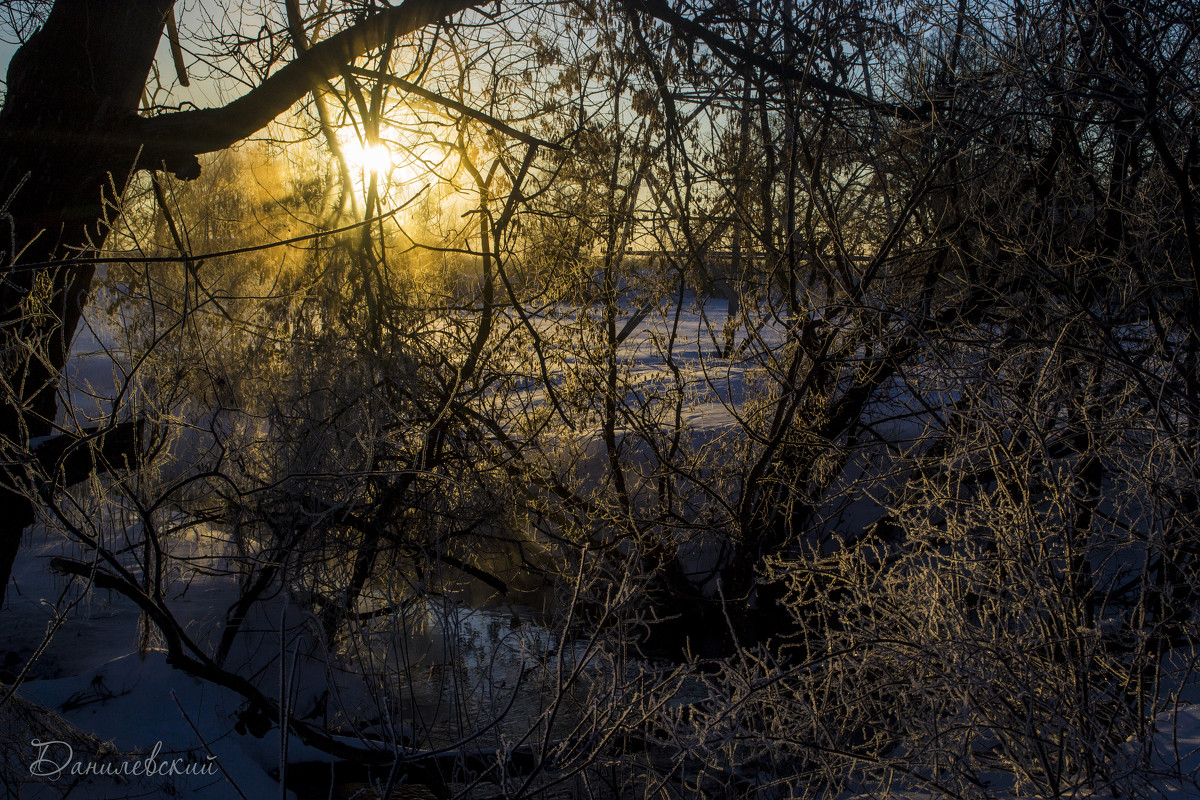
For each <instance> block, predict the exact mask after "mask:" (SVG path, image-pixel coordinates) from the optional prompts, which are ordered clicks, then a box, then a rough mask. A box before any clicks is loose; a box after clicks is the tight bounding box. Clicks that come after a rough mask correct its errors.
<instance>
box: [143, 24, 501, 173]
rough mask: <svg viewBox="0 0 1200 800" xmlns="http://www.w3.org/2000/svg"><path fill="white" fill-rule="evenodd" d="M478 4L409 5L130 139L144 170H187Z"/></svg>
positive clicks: (147, 124)
mask: <svg viewBox="0 0 1200 800" xmlns="http://www.w3.org/2000/svg"><path fill="white" fill-rule="evenodd" d="M477 3H478V0H406V1H405V2H404V3H402V4H401V5H399V6H397V7H395V8H389V9H386V10H384V11H380V12H379V13H376V14H374V15H372V16H370V17H367V18H366V19H365V20H363V21H361V22H359V23H357V24H355V25H353V26H352V27H350V28H347V29H346V30H344V31H342V32H340V33H338V34H336V35H334V36H331V37H330V38H328V39H326V40H324V41H323V42H320V43H318V44H315V45H313V46H312V47H311V48H309V49H308V50H307V51H306V52H304V53H303V54H301V55H300V56H298V57H297V58H296V59H295V60H294V61H292V62H290V63H289V64H287V65H286V66H284V67H282V68H281V69H279V70H278V71H277V72H275V73H273V74H272V75H271V76H270V77H268V78H267V79H266V80H264V81H263V82H262V83H261V84H259V85H258V86H256V87H255V88H253V89H251V90H250V91H249V92H247V93H246V94H244V95H242V96H241V97H239V98H238V99H236V100H234V101H233V102H231V103H228V104H227V105H224V106H221V107H220V108H207V109H199V110H194V111H179V112H175V113H171V114H163V115H161V116H157V117H151V118H148V119H147V118H135V119H132V120H129V122H128V126H127V130H128V132H127V134H125V136H126V138H128V139H130V140H131V141H135V142H137V143H139V144H141V145H143V147H144V149H143V151H142V158H141V164H142V165H143V166H146V167H151V168H156V167H158V166H160V165H162V164H164V163H165V164H166V166H167V168H168V169H170V170H173V171H175V170H179V169H183V168H186V166H187V164H188V163H189V162H190V161H191V160H193V159H194V157H195V156H197V155H199V154H201V153H211V152H215V151H217V150H224V149H225V148H226V147H229V146H230V145H232V144H234V143H235V142H239V141H241V140H242V139H245V138H246V137H248V136H250V135H252V134H254V133H255V132H257V131H260V130H262V129H263V128H265V127H266V126H267V124H268V123H270V122H271V121H272V120H274V119H275V118H276V117H278V116H279V115H281V114H283V113H284V112H285V111H287V110H288V109H289V108H291V107H292V106H293V105H294V104H295V103H296V102H297V101H299V100H300V99H301V98H302V97H304V96H305V95H306V94H308V93H309V92H311V91H312V90H313V87H315V86H320V85H321V84H322V83H323V82H324V81H327V80H329V79H331V78H334V77H336V76H337V75H339V74H341V72H342V70H343V69H344V68H345V67H346V66H347V65H348V64H351V63H352V62H353V61H354V60H355V59H356V58H358V57H359V56H361V55H363V54H364V53H367V52H370V51H371V50H373V49H375V48H376V47H380V46H382V45H384V44H385V43H387V42H389V41H392V40H393V39H396V38H398V37H400V36H404V35H406V34H409V33H412V32H413V31H416V30H419V29H420V28H423V27H425V26H426V25H429V24H432V23H434V22H437V21H439V20H441V19H445V18H446V17H448V16H450V15H452V14H457V13H458V12H460V11H464V10H466V9H468V8H471V7H473V6H475V5H477Z"/></svg>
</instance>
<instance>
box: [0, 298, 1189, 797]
mask: <svg viewBox="0 0 1200 800" xmlns="http://www.w3.org/2000/svg"><path fill="white" fill-rule="evenodd" d="M677 319H678V329H677V331H678V337H677V339H676V341H675V344H674V351H673V352H674V353H675V357H676V359H677V363H676V367H677V369H678V373H674V374H677V375H678V376H679V379H681V380H682V381H683V382H684V384H685V385H686V386H687V387H688V388H687V403H686V407H685V409H684V413H683V421H684V424H685V425H686V427H687V430H688V431H689V432H690V435H692V436H694V437H697V438H696V440H697V441H708V442H716V441H718V440H719V437H721V436H723V435H725V434H726V433H727V432H728V431H730V430H731V429H732V428H733V427H734V422H735V420H736V419H737V418H738V417H739V416H740V415H741V414H742V413H743V404H744V402H745V400H746V395H747V383H748V382H749V381H752V380H753V379H754V374H753V373H754V370H755V369H756V367H755V366H754V365H753V364H752V363H751V361H750V360H749V359H745V358H741V357H738V356H735V357H734V358H732V359H721V358H716V357H714V356H713V351H714V349H715V348H716V347H717V342H718V341H720V340H721V338H722V331H723V329H724V326H725V324H726V305H725V303H724V301H720V300H714V301H709V302H708V303H707V304H706V306H705V307H704V308H703V311H702V312H701V310H700V309H699V308H698V307H697V306H695V305H689V306H688V308H687V309H686V311H685V313H682V314H680V315H679V316H678V318H677ZM675 321H676V317H675V316H674V314H673V313H670V310H669V309H668V310H666V312H664V313H662V314H658V313H657V312H656V313H651V314H650V315H649V316H648V317H647V318H646V319H645V320H644V321H643V322H642V323H641V324H639V325H638V326H637V327H636V328H635V329H633V330H632V332H631V333H630V334H629V335H628V336H627V338H625V340H624V341H623V342H622V345H621V349H620V354H621V360H622V362H623V363H624V364H625V366H626V368H627V369H628V372H629V376H630V381H631V384H632V385H634V386H635V387H636V386H645V387H652V386H653V385H654V384H655V383H656V382H659V381H670V380H675V377H674V374H672V373H669V372H668V371H667V370H666V368H665V366H664V363H663V354H662V343H663V341H664V336H665V331H666V330H667V329H669V327H670V326H671V325H672V324H674V323H675ZM618 327H620V326H618ZM747 336H748V334H747V331H746V330H745V329H744V328H740V329H739V331H738V334H737V339H736V342H735V347H736V346H739V345H742V344H747V347H748V348H749V349H752V348H753V347H756V346H768V347H770V346H776V345H778V344H779V342H780V341H781V340H782V338H783V334H782V332H781V331H780V330H778V329H771V328H764V329H761V330H759V331H756V332H755V334H754V340H753V341H749V342H747ZM111 346H112V344H111V342H101V341H100V339H98V338H97V337H96V336H95V335H93V334H92V333H91V332H90V331H85V332H83V333H82V334H81V335H80V337H79V339H78V340H77V342H76V349H75V357H74V359H73V360H72V363H71V366H70V368H69V370H68V378H69V381H68V385H69V387H70V388H69V389H68V391H69V393H70V399H71V403H72V404H73V405H74V407H75V408H76V409H77V412H78V413H80V414H82V415H83V416H85V417H86V418H87V419H86V420H81V424H95V421H96V420H99V419H101V418H102V417H103V415H104V414H106V413H107V412H108V410H109V408H110V407H111V406H110V403H109V402H108V401H107V400H106V398H107V397H110V396H111V393H112V392H113V391H114V388H113V387H115V386H116V385H118V383H119V380H118V379H119V377H120V372H121V370H120V369H119V368H117V367H114V363H113V361H112V359H111V358H110V357H109V356H108V355H107V354H106V353H105V350H106V348H111ZM742 352H743V353H744V352H746V350H745V349H743V351H742ZM567 366H568V367H569V362H568V364H567ZM890 413H893V414H894V419H892V420H890V421H887V424H888V425H891V426H892V427H891V428H889V430H890V434H889V435H890V436H892V437H895V438H897V439H902V438H916V437H918V436H919V435H920V429H919V426H916V424H915V422H914V419H915V418H914V417H912V416H910V414H909V409H908V408H907V407H906V404H905V403H904V401H903V397H900V398H898V399H897V402H896V403H895V404H894V408H892V409H891V412H890ZM181 541H182V544H181V545H180V546H186V547H191V548H193V549H194V551H195V552H194V553H193V554H192V555H194V556H195V555H199V556H202V557H203V558H207V559H219V558H220V547H221V546H222V545H221V537H220V535H219V532H215V531H211V530H205V529H201V528H198V529H197V530H195V531H193V532H192V533H191V534H190V536H185V537H183V538H182V540H181ZM64 554H66V555H70V556H74V557H79V556H81V555H86V554H83V553H81V552H80V551H78V550H77V549H76V548H75V546H74V545H72V544H70V543H67V542H65V541H64V540H62V539H61V537H59V536H58V535H57V534H53V533H51V532H48V531H46V530H45V529H43V528H36V529H34V530H33V531H32V532H31V533H30V534H29V538H28V541H27V542H25V545H24V546H23V548H22V550H21V554H20V557H19V559H18V561H17V564H16V567H15V573H14V583H13V584H12V585H11V586H10V588H9V591H8V597H7V601H6V607H5V608H4V609H3V610H2V611H0V614H2V616H0V620H2V622H3V625H4V635H3V640H2V645H0V653H2V654H3V659H0V660H2V662H3V663H2V664H0V666H3V667H4V669H5V670H6V671H7V674H6V675H5V678H6V680H8V679H11V678H12V677H14V675H15V674H16V673H17V672H19V671H21V670H22V668H23V667H25V666H26V665H28V668H27V670H26V671H25V673H24V675H23V677H24V681H23V682H22V683H21V684H20V686H19V688H18V690H17V692H18V694H17V698H18V699H19V700H20V701H23V702H24V701H27V702H31V703H36V704H40V705H42V706H44V707H45V708H47V709H49V710H50V711H53V712H55V713H56V714H58V715H60V716H61V718H62V719H63V720H65V722H66V723H68V724H69V725H71V726H74V727H75V728H77V729H79V730H80V731H85V732H87V733H90V734H94V735H95V737H97V738H98V740H100V741H102V742H106V743H109V748H108V749H107V750H105V751H104V752H102V753H99V754H97V753H95V752H86V751H85V750H86V747H85V745H86V742H85V741H84V740H83V739H79V738H75V737H73V736H72V735H70V734H68V733H67V732H65V731H64V732H63V734H62V735H61V736H58V737H56V738H54V739H49V738H47V735H46V734H44V733H42V732H39V731H32V729H26V733H30V731H32V733H30V735H29V738H30V741H29V742H28V743H24V742H17V743H16V750H15V751H14V750H13V749H12V747H13V744H12V743H11V742H10V743H9V745H8V747H9V749H8V753H9V759H10V761H11V760H12V758H14V757H15V758H17V759H18V761H19V764H20V765H21V766H23V767H24V768H25V769H26V771H27V772H28V773H29V774H27V775H26V777H27V782H26V783H25V784H23V785H22V786H20V787H19V789H20V794H19V796H20V797H22V798H25V797H31V798H40V797H47V798H51V797H60V796H62V795H63V794H64V793H65V792H66V790H67V789H72V791H71V792H70V796H71V797H78V798H84V800H88V798H118V797H122V798H123V797H135V796H146V797H158V796H174V797H186V798H229V797H238V796H241V797H245V798H260V797H279V796H292V795H291V793H286V792H285V793H284V795H281V789H280V786H279V783H278V780H277V778H278V776H279V774H280V771H281V766H283V765H284V764H285V763H286V762H291V763H300V762H313V761H325V760H328V756H326V755H324V754H323V753H321V752H320V751H318V750H316V749H314V748H311V747H307V746H305V745H303V744H302V743H301V742H300V741H299V740H298V739H297V738H296V737H289V738H288V740H287V741H286V742H281V741H280V737H279V733H278V729H277V728H271V729H270V730H268V731H267V732H266V733H265V735H260V736H256V735H255V733H256V731H253V730H250V729H249V728H248V726H247V725H246V724H245V719H244V716H245V715H244V713H243V712H244V711H245V709H246V707H247V706H246V702H245V700H244V698H242V697H241V696H239V695H238V694H237V693H235V692H233V691H231V690H229V689H225V688H222V687H219V686H216V685H214V684H212V683H208V682H205V681H201V680H198V679H196V678H193V677H190V676H189V675H187V674H184V673H183V672H181V671H179V670H177V669H175V668H173V667H172V666H171V665H169V664H168V663H167V659H166V656H165V653H164V652H163V651H162V650H160V649H156V647H155V646H154V644H155V643H154V642H153V640H151V641H149V642H148V643H147V642H144V641H142V640H141V639H142V637H141V631H140V628H139V625H140V615H139V613H138V612H137V610H136V609H135V608H134V607H133V605H132V603H130V602H129V601H128V600H126V599H125V598H123V597H120V596H116V595H112V594H111V593H109V592H106V591H102V590H95V591H91V592H88V593H86V594H84V595H82V596H81V595H78V594H77V593H76V590H75V589H74V588H72V587H71V586H69V585H68V582H67V581H66V579H64V578H62V577H60V576H57V575H55V574H53V573H52V572H50V571H49V570H48V568H47V565H48V563H49V560H50V559H51V558H53V557H55V556H59V555H64ZM186 577H187V578H188V580H186V581H179V582H178V583H177V584H176V585H173V588H172V590H171V594H170V596H169V598H168V604H169V606H170V607H171V609H172V611H173V612H174V614H175V615H176V616H177V618H179V619H182V620H186V621H188V623H189V634H190V635H192V636H193V637H194V638H195V639H197V640H198V641H201V642H202V643H207V644H208V645H209V646H211V645H212V644H213V643H214V642H215V641H216V638H217V637H219V635H220V631H221V626H222V624H223V620H224V618H225V614H226V610H227V609H228V608H229V607H230V605H231V604H232V603H233V602H234V600H235V599H236V598H237V596H238V592H239V585H238V578H237V576H236V574H233V573H225V572H223V571H222V570H219V569H211V570H198V571H196V572H195V573H194V574H191V575H188V576H186ZM414 614H415V616H412V617H409V618H406V619H405V620H404V622H403V625H402V626H401V628H400V629H395V630H392V631H390V632H389V631H388V630H386V629H381V630H379V631H376V632H374V633H373V634H372V635H371V636H369V637H366V638H364V641H369V642H370V643H371V644H370V647H369V648H368V650H369V652H366V653H360V654H359V655H358V657H359V658H370V659H374V660H375V661H376V662H377V663H389V662H391V663H393V664H395V665H396V667H395V669H396V671H397V674H399V672H400V671H404V672H405V675H406V677H405V680H406V681H407V685H406V687H405V688H404V694H405V696H407V697H408V698H409V699H410V705H409V707H408V708H407V709H395V710H394V716H392V717H390V718H384V717H381V716H379V715H376V716H374V717H372V716H371V715H370V714H369V713H367V712H366V711H364V709H369V708H371V707H374V708H376V709H378V708H379V707H380V704H379V702H378V701H379V697H378V687H371V686H364V685H361V684H360V683H356V679H355V678H354V676H353V675H351V674H350V673H349V672H347V673H339V672H337V671H336V667H335V665H334V662H335V661H336V659H330V658H328V657H326V655H325V654H324V653H323V651H322V650H321V645H320V643H319V642H317V641H316V640H315V639H314V637H313V636H311V635H309V634H308V633H306V631H307V632H311V631H312V630H313V628H314V627H315V626H314V625H313V620H311V619H306V618H305V616H304V613H303V612H302V611H301V610H300V609H299V608H297V607H295V606H289V605H288V602H287V600H286V598H283V597H276V598H274V599H273V600H270V601H268V602H264V603H261V604H259V606H258V607H257V608H256V609H255V612H254V615H253V616H252V618H251V619H250V620H248V621H247V623H246V626H245V629H244V631H243V633H242V634H241V636H240V638H239V640H238V641H239V645H238V647H237V648H235V651H234V652H233V653H232V654H231V656H230V664H231V668H232V669H234V670H235V671H237V672H239V673H240V674H249V675H255V676H256V677H257V678H258V683H259V685H260V686H262V687H266V688H264V691H268V693H269V694H271V695H272V696H273V697H275V698H279V697H281V696H286V697H288V698H289V700H288V702H289V705H290V707H291V709H292V711H293V713H294V714H295V715H297V716H300V717H304V716H307V715H313V716H314V717H315V716H316V715H318V714H323V715H327V716H326V718H332V719H335V720H336V721H337V725H339V726H340V727H341V729H343V730H344V731H345V732H346V733H347V735H348V736H349V735H354V734H357V735H358V736H359V737H360V738H359V741H360V742H362V741H368V742H369V741H371V740H372V739H378V740H384V741H386V740H387V739H388V738H389V737H397V736H401V735H403V736H406V737H409V738H413V739H419V740H420V741H422V742H424V743H425V745H426V746H430V745H433V746H437V745H444V744H449V743H450V742H452V741H454V739H455V738H456V734H458V733H462V732H463V731H469V730H470V729H471V728H472V727H473V726H477V725H479V724H480V723H481V722H484V721H486V720H487V719H489V715H490V714H491V713H492V712H493V711H494V710H495V704H496V703H500V704H501V705H503V704H504V703H507V701H508V700H509V699H512V698H513V697H515V695H511V694H509V692H510V691H516V690H515V689H514V688H513V687H514V686H516V685H517V684H519V683H520V682H521V676H522V675H523V674H524V673H525V670H526V669H527V668H528V667H530V666H535V665H537V664H538V663H542V664H544V663H545V660H546V656H547V654H552V653H554V652H555V651H556V649H557V648H558V647H559V646H560V644H561V643H559V642H556V641H555V640H554V637H553V636H551V635H550V634H549V633H547V632H546V631H544V630H543V629H541V628H539V627H538V626H537V624H535V622H533V621H532V619H533V618H534V617H535V616H536V615H533V614H529V613H526V612H525V611H523V610H513V609H470V608H467V607H465V606H463V605H462V604H459V603H455V602H448V603H446V604H445V605H444V606H443V607H441V608H432V607H430V608H421V609H417V610H416V611H415V612H414ZM522 617H524V618H522ZM393 624H395V623H394V622H393ZM51 634H52V635H51ZM140 645H142V646H140ZM147 645H148V646H147ZM39 649H40V652H39V653H38V656H37V658H36V659H34V658H33V656H34V654H35V652H37V651H39ZM539 660H540V662H539ZM1179 660H1181V661H1183V660H1184V659H1182V657H1181V656H1180V658H1179ZM1181 670H1182V667H1181ZM464 674H465V675H466V678H465V681H464V679H463V678H462V676H463V675H464ZM281 687H282V688H281ZM2 691H6V690H2ZM330 692H331V693H332V696H331V695H330ZM0 697H3V694H0ZM516 699H518V700H519V701H520V702H517V703H514V704H513V707H514V708H515V709H516V713H515V714H513V715H512V718H511V721H512V724H514V725H517V726H526V727H529V726H532V725H533V724H534V721H535V720H536V719H537V716H538V714H539V713H540V710H541V709H540V708H539V706H538V704H537V701H536V699H534V698H527V699H525V698H520V697H517V698H516ZM1194 700H1200V697H1193V696H1192V693H1191V692H1183V693H1181V694H1180V700H1179V702H1178V703H1176V704H1174V705H1172V707H1171V709H1170V710H1169V711H1166V712H1164V713H1162V714H1160V715H1159V716H1158V717H1157V718H1156V720H1155V722H1156V728H1155V733H1154V735H1153V737H1152V738H1151V739H1150V740H1149V741H1146V742H1131V743H1130V745H1129V747H1130V754H1131V757H1132V756H1133V755H1135V754H1136V753H1137V752H1139V751H1141V750H1143V749H1148V750H1149V751H1150V752H1151V753H1153V754H1154V755H1153V759H1152V761H1153V763H1154V764H1155V765H1156V768H1157V774H1156V775H1154V776H1153V778H1152V784H1151V785H1149V786H1142V787H1141V789H1142V790H1145V791H1148V792H1149V793H1150V794H1154V793H1160V794H1161V795H1162V796H1164V797H1171V798H1197V799H1198V800H1200V784H1198V780H1197V776H1198V774H1200V705H1193V704H1192V701H1194ZM15 705H16V703H15V701H14V704H13V705H12V706H10V709H11V708H13V707H14V706H15ZM4 713H5V711H4V709H3V708H2V707H0V720H3V719H5V718H4ZM454 725H457V726H459V727H458V728H457V729H455V728H454V727H453V726H454ZM250 727H253V726H250ZM8 729H9V730H10V731H11V730H14V729H15V730H18V731H19V730H21V728H20V727H19V726H17V727H15V728H13V727H12V726H9V728H8ZM496 732H497V733H498V734H503V733H505V731H504V730H502V729H498V730H497V731H496ZM67 742H73V743H74V744H73V745H71V749H70V750H68V744H67ZM285 745H286V747H285ZM285 750H286V756H285V755H284V752H285ZM14 754H15V756H14ZM147 758H149V759H150V761H147ZM89 764H93V765H94V766H93V767H92V769H93V770H95V769H100V770H101V771H103V770H127V771H128V770H134V769H135V768H136V765H138V764H141V765H142V767H141V769H142V770H143V771H144V770H145V767H146V765H147V764H151V765H152V766H154V768H155V770H156V771H159V770H162V769H170V768H171V767H173V768H174V769H175V770H177V771H184V772H186V774H177V775H168V776H162V775H154V776H146V775H136V776H127V777H121V778H118V777H114V776H112V775H109V774H102V775H90V776H85V777H82V778H78V777H77V776H75V775H74V774H73V770H75V769H82V768H86V767H88V765H89ZM10 766H11V764H10ZM60 767H61V769H59V768H60ZM77 783H78V784H79V785H78V786H76V784H77ZM905 796H908V797H911V796H913V795H911V794H909V795H905Z"/></svg>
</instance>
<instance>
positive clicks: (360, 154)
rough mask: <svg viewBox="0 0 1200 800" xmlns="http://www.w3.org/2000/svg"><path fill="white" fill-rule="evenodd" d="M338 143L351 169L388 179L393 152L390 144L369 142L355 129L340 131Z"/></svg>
mask: <svg viewBox="0 0 1200 800" xmlns="http://www.w3.org/2000/svg"><path fill="white" fill-rule="evenodd" d="M338 145H339V146H340V147H341V149H342V155H343V157H345V159H346V164H347V166H349V167H350V168H351V169H356V170H361V171H362V172H364V173H372V174H374V175H378V176H379V177H380V178H381V179H386V178H387V177H388V173H390V172H391V170H392V166H393V160H392V152H391V150H390V149H389V148H388V146H387V145H386V144H383V143H382V142H378V143H376V144H368V143H367V142H365V141H363V139H362V138H361V137H360V135H359V134H358V132H357V131H355V130H354V129H348V130H343V131H342V132H341V133H339V134H338Z"/></svg>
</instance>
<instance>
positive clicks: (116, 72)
mask: <svg viewBox="0 0 1200 800" xmlns="http://www.w3.org/2000/svg"><path fill="white" fill-rule="evenodd" d="M171 5H172V2H171V0H122V2H120V3H113V2H108V1H106V0H58V2H56V3H55V4H54V6H53V8H52V9H51V11H50V14H49V16H48V18H47V20H46V23H45V25H43V27H42V28H41V30H39V31H38V32H37V33H36V34H34V35H33V36H32V37H31V38H30V39H29V41H28V42H27V43H26V44H25V45H24V46H22V47H21V48H20V49H19V50H18V51H17V52H16V54H15V55H14V56H13V59H12V61H11V63H10V64H9V70H8V94H7V96H6V98H5V105H4V108H3V110H0V204H7V210H8V214H9V215H11V216H9V217H6V218H5V219H4V220H3V221H4V222H7V224H8V225H9V226H11V239H10V237H9V236H7V235H6V236H4V237H3V238H4V239H7V240H9V241H5V242H4V243H3V244H4V246H5V247H4V249H5V252H4V254H3V256H2V258H0V277H2V283H0V344H2V350H0V353H2V355H0V376H2V379H3V381H4V385H3V386H2V387H0V392H2V396H0V460H2V462H3V467H2V469H0V480H2V485H0V509H2V513H0V601H2V600H3V592H4V590H5V589H6V588H7V585H8V580H9V577H10V574H11V570H12V563H13V560H14V558H15V557H16V553H17V549H18V547H19V544H20V538H21V532H22V530H23V529H24V528H25V527H26V526H27V525H29V524H30V523H32V522H33V520H34V507H33V504H32V502H31V500H30V498H29V496H28V494H27V493H26V492H24V491H22V490H21V486H22V485H23V484H25V483H27V479H26V477H25V475H26V468H25V466H23V464H31V463H33V462H34V461H35V459H31V458H30V455H31V453H32V450H31V448H30V447H29V439H30V438H33V437H41V436H46V435H48V434H50V433H51V431H52V426H53V422H54V417H55V414H56V411H57V409H56V402H55V400H56V388H57V383H58V378H59V375H60V374H61V372H62V368H63V366H64V365H65V363H66V358H67V353H68V351H69V350H70V344H71V339H72V338H73V336H74V334H75V329H76V327H77V325H78V324H79V319H80V315H81V312H82V309H83V304H84V302H85V299H86V297H87V292H88V288H89V286H90V284H91V279H92V267H91V266H90V265H88V266H82V265H81V266H68V267H61V268H53V267H45V266H37V265H38V264H42V263H44V262H48V261H54V260H56V259H63V258H67V257H69V256H70V255H71V254H72V253H73V252H74V249H75V248H83V247H87V246H88V245H89V244H94V245H98V244H99V243H101V242H102V241H103V240H104V236H105V233H106V230H105V228H106V222H107V220H108V218H109V213H110V212H111V206H107V207H106V205H105V199H106V195H107V199H109V200H112V199H114V197H113V193H114V191H115V194H116V197H117V198H119V197H120V195H121V193H122V192H123V190H124V188H125V182H126V180H127V178H128V176H129V174H130V172H131V170H132V168H133V165H134V162H135V161H136V159H137V155H138V154H137V148H136V146H134V145H131V144H130V143H129V142H128V141H121V140H119V139H117V138H116V137H113V136H112V135H111V132H112V131H114V130H119V129H120V128H121V127H122V126H123V125H125V124H127V123H128V121H130V120H132V119H133V118H134V117H136V115H137V112H138V105H139V103H140V100H141V96H142V91H143V88H144V87H145V84H146V77H147V75H148V74H149V71H150V67H151V64H152V63H153V60H154V54H155V50H156V49H157V47H158V41H159V38H160V37H161V35H162V29H163V25H164V22H165V19H166V15H167V12H168V11H169V10H170V8H171ZM110 176H111V177H110ZM4 233H5V234H8V233H10V231H4ZM9 242H14V243H15V245H16V250H17V253H13V252H9V251H10V250H11V249H12V247H11V246H10V245H9Z"/></svg>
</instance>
